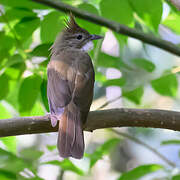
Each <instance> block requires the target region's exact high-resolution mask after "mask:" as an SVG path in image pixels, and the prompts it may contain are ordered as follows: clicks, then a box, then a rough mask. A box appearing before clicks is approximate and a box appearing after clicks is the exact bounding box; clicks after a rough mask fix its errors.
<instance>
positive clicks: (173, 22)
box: [163, 13, 180, 34]
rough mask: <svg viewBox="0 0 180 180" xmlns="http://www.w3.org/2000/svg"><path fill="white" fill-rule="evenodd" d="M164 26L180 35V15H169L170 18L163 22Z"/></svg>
mask: <svg viewBox="0 0 180 180" xmlns="http://www.w3.org/2000/svg"><path fill="white" fill-rule="evenodd" d="M163 25H165V26H167V27H168V28H170V29H172V30H173V31H174V32H176V33H178V34H180V28H179V27H180V15H178V14H176V13H171V14H169V15H168V17H167V18H166V19H165V20H164V21H163Z"/></svg>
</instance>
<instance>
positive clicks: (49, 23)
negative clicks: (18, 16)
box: [40, 11, 64, 43]
mask: <svg viewBox="0 0 180 180" xmlns="http://www.w3.org/2000/svg"><path fill="white" fill-rule="evenodd" d="M62 15H63V14H62V13H60V12H57V11H53V12H50V13H49V14H47V15H46V16H44V19H43V21H42V22H41V32H40V36H41V41H42V43H52V42H54V40H55V38H56V36H57V34H58V32H60V31H61V30H62V29H63V27H64V25H63V20H62V19H61V16H62Z"/></svg>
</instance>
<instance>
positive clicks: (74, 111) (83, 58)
mask: <svg viewBox="0 0 180 180" xmlns="http://www.w3.org/2000/svg"><path fill="white" fill-rule="evenodd" d="M65 23H66V25H65V28H64V29H63V30H62V31H61V32H60V34H59V35H58V36H57V38H56V40H55V42H54V44H53V45H52V47H51V58H50V61H49V63H48V66H47V97H48V104H49V109H50V119H51V125H52V126H53V127H55V126H56V125H57V124H58V122H59V129H58V140H57V148H58V151H59V155H60V156H61V157H62V158H69V157H72V158H76V159H81V158H82V157H83V155H84V146H85V145H84V134H83V125H84V124H85V123H86V120H87V116H88V113H89V110H90V106H91V103H92V100H93V89H94V82H95V72H94V68H93V63H92V60H91V58H90V56H89V55H88V51H89V50H91V49H92V48H93V42H92V41H93V40H98V39H102V38H103V37H102V36H100V35H94V34H90V33H89V32H88V31H87V30H85V29H83V28H81V27H80V26H79V25H78V24H77V23H76V21H75V17H74V15H73V14H72V13H70V15H69V20H65Z"/></svg>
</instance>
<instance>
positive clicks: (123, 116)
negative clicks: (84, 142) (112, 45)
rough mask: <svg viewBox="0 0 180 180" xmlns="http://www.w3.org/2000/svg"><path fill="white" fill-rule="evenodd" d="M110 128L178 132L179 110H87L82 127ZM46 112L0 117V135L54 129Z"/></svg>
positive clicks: (51, 130)
mask: <svg viewBox="0 0 180 180" xmlns="http://www.w3.org/2000/svg"><path fill="white" fill-rule="evenodd" d="M112 127H150V128H162V129H171V130H175V131H180V112H176V111H167V110H155V109H126V108H121V109H109V110H101V111H91V112H90V113H89V116H88V120H87V123H86V125H85V126H84V130H86V131H93V130H95V129H101V128H112ZM57 130H58V127H55V128H53V127H52V126H51V123H50V117H49V115H46V116H34V117H18V118H12V119H1V120H0V137H5V136H15V135H23V134H35V133H47V132H56V131H57Z"/></svg>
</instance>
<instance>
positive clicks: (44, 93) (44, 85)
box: [41, 79, 49, 112]
mask: <svg viewBox="0 0 180 180" xmlns="http://www.w3.org/2000/svg"><path fill="white" fill-rule="evenodd" d="M41 97H42V101H43V104H44V106H45V108H46V111H47V112H49V104H48V98H47V80H45V79H43V81H42V83H41Z"/></svg>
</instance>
